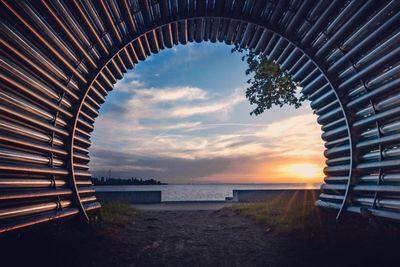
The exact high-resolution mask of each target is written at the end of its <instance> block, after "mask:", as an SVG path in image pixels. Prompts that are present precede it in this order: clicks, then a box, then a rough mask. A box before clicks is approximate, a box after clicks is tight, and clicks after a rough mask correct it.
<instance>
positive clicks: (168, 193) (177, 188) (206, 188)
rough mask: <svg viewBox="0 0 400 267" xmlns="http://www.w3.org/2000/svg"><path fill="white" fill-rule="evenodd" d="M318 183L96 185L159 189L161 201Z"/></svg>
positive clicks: (307, 186) (314, 186)
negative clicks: (240, 190) (241, 190)
mask: <svg viewBox="0 0 400 267" xmlns="http://www.w3.org/2000/svg"><path fill="white" fill-rule="evenodd" d="M319 187H320V184H319V183H317V184H315V183H311V184H310V183H308V184H204V185H203V184H190V185H183V184H182V185H174V184H169V185H122V186H116V185H115V186H113V185H111V186H96V190H97V191H99V192H104V191H153V190H155V191H161V192H162V193H161V198H162V201H195V200H196V201H199V200H225V197H232V190H234V189H235V190H237V189H264V190H265V189H270V190H272V189H319Z"/></svg>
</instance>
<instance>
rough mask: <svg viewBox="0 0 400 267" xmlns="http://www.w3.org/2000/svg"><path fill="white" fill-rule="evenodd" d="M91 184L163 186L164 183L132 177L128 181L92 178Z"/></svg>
mask: <svg viewBox="0 0 400 267" xmlns="http://www.w3.org/2000/svg"><path fill="white" fill-rule="evenodd" d="M92 182H93V184H94V185H163V184H166V183H161V182H160V181H157V180H155V179H138V178H136V177H132V178H130V179H122V178H105V177H101V178H97V177H92Z"/></svg>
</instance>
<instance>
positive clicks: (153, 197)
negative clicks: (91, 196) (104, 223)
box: [96, 191, 161, 204]
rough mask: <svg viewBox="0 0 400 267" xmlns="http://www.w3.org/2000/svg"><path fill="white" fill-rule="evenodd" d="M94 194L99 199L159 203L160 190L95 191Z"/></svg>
mask: <svg viewBox="0 0 400 267" xmlns="http://www.w3.org/2000/svg"><path fill="white" fill-rule="evenodd" d="M96 196H97V198H98V199H99V200H100V201H102V200H106V201H107V200H108V201H110V200H115V201H127V202H129V203H134V204H149V203H161V191H112V192H96Z"/></svg>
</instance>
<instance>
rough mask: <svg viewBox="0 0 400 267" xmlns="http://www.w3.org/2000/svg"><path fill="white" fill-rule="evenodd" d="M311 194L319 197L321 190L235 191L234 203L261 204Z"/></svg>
mask: <svg viewBox="0 0 400 267" xmlns="http://www.w3.org/2000/svg"><path fill="white" fill-rule="evenodd" d="M288 194H289V195H290V194H293V195H294V194H310V195H311V196H315V197H317V196H318V195H319V194H320V190H319V189H285V190H233V198H232V200H231V201H233V202H260V201H265V200H269V199H271V198H276V197H279V196H280V195H286V196H287V195H288Z"/></svg>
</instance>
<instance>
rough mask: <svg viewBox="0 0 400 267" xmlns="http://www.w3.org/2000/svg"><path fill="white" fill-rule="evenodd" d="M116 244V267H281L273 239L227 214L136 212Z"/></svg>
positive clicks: (264, 231) (258, 227) (224, 212)
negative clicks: (133, 220)
mask: <svg viewBox="0 0 400 267" xmlns="http://www.w3.org/2000/svg"><path fill="white" fill-rule="evenodd" d="M119 238H120V240H119V242H117V244H114V246H113V249H112V250H113V251H112V252H111V253H110V255H114V256H113V258H114V260H115V261H116V262H119V264H121V266H122V265H123V266H125V265H126V266H282V265H286V264H285V263H284V262H281V261H280V260H279V259H281V260H284V259H282V258H283V257H282V254H281V253H280V252H281V251H280V250H279V249H278V248H279V247H280V245H279V243H280V242H281V240H279V238H277V236H275V235H273V234H272V233H270V232H269V231H268V230H267V229H264V228H263V227H261V226H259V225H255V224H251V223H250V224H249V221H248V220H246V219H243V218H240V217H238V216H235V215H233V214H232V213H230V212H227V211H210V210H203V211H141V212H140V214H139V215H138V216H137V217H136V219H135V222H134V223H133V224H132V225H130V226H128V227H127V228H126V229H125V230H124V235H123V236H120V237H119ZM114 250H115V251H114ZM109 260H111V261H114V260H113V259H109ZM285 260H287V259H285ZM99 263H100V262H99ZM101 263H103V264H105V265H106V266H107V265H108V264H109V263H108V261H106V262H104V261H103V262H101ZM101 263H100V264H101ZM278 263H279V264H278Z"/></svg>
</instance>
